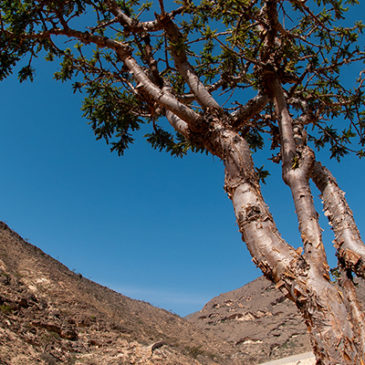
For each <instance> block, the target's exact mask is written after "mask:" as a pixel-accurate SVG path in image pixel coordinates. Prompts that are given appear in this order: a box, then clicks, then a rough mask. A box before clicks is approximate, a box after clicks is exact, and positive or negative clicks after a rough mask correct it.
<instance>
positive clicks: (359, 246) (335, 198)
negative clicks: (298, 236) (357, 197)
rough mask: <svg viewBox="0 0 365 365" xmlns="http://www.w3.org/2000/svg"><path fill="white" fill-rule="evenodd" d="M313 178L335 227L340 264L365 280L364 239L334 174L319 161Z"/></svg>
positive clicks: (331, 223)
mask: <svg viewBox="0 0 365 365" xmlns="http://www.w3.org/2000/svg"><path fill="white" fill-rule="evenodd" d="M311 177H312V179H313V181H314V183H315V184H316V186H317V187H318V189H319V190H320V191H321V195H322V200H323V206H324V214H325V215H326V216H327V218H328V220H329V223H330V225H331V226H332V229H333V232H334V235H335V240H334V245H335V248H336V249H337V257H338V259H339V263H340V265H342V266H344V267H345V268H346V269H348V270H351V271H352V272H354V273H356V275H358V276H360V277H362V278H365V245H364V243H363V241H362V240H361V237H360V232H359V230H358V229H357V226H356V223H355V220H354V217H353V214H352V211H351V209H350V207H349V206H348V204H347V201H346V199H345V193H344V192H343V191H342V190H341V189H340V188H339V186H338V184H337V181H336V179H335V178H334V177H333V176H332V174H331V172H330V171H329V170H328V169H327V168H325V167H324V166H322V164H321V163H319V162H316V163H315V164H314V168H313V170H312V176H311Z"/></svg>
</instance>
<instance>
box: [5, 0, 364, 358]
mask: <svg viewBox="0 0 365 365" xmlns="http://www.w3.org/2000/svg"><path fill="white" fill-rule="evenodd" d="M357 2H358V1H357V0H201V1H198V0H195V1H194V0H176V1H175V2H169V3H167V1H165V2H164V0H159V1H158V2H156V1H155V3H153V2H148V1H139V0H105V1H101V0H66V1H59V0H1V1H0V10H1V12H0V15H1V18H0V47H1V48H0V78H1V79H4V78H6V77H7V76H8V75H10V74H11V73H13V72H14V70H16V71H17V72H18V76H19V80H20V81H24V80H26V79H30V80H33V74H34V70H33V67H32V61H33V60H34V58H35V57H37V56H39V55H44V56H45V57H46V59H47V60H49V61H54V60H55V61H58V62H60V70H59V72H57V73H56V74H55V77H56V78H57V79H59V80H62V81H65V80H72V81H73V89H74V92H79V91H80V92H82V93H84V95H85V98H84V102H83V106H82V109H83V111H84V115H85V117H86V118H88V119H89V121H90V125H91V127H92V128H93V130H94V132H95V135H96V138H97V139H105V141H106V142H107V143H109V144H110V145H111V149H112V150H115V151H116V152H117V153H119V154H123V152H124V151H125V149H126V148H128V146H129V145H130V144H131V143H132V142H133V135H134V131H136V130H138V129H139V128H140V126H141V124H142V123H144V124H149V125H150V133H149V134H147V135H146V137H147V140H148V141H149V142H150V143H151V145H152V147H153V148H156V149H159V150H166V151H167V152H169V153H170V154H171V155H174V156H180V157H181V156H183V155H185V154H186V153H188V152H189V151H192V152H202V151H204V152H207V153H211V154H213V155H215V156H218V157H219V158H220V159H221V160H222V161H223V163H224V165H225V190H226V192H227V194H228V197H229V198H230V199H231V200H232V203H233V207H234V211H235V215H236V218H237V223H238V226H239V229H240V231H241V233H242V239H243V241H244V242H245V243H246V245H247V247H248V249H249V251H250V253H251V255H252V257H253V261H254V263H255V264H256V265H257V266H258V267H259V268H260V269H261V270H262V272H263V273H264V274H265V276H266V277H267V278H269V279H270V280H272V281H273V282H274V283H276V287H277V288H278V289H280V290H281V291H282V292H283V293H285V295H286V296H287V297H288V298H290V299H291V300H292V301H293V302H295V304H296V305H297V307H298V309H299V310H300V311H301V313H302V315H303V318H304V320H305V323H306V325H307V327H308V330H309V333H310V336H311V342H312V345H313V350H314V353H315V355H316V358H317V363H318V364H364V363H365V318H364V313H363V312H362V309H361V307H360V305H359V303H358V301H357V299H356V292H355V287H354V283H353V280H352V278H353V275H354V274H356V275H357V276H359V277H361V278H364V277H365V247H364V244H363V242H362V241H361V238H360V234H359V232H358V229H357V227H356V224H355V222H354V219H353V215H352V212H351V210H350V208H349V207H348V205H347V202H346V200H345V197H344V193H343V191H341V189H340V188H339V186H338V185H337V183H336V180H335V178H334V177H333V176H332V174H331V172H330V171H329V170H328V169H327V168H326V167H325V166H323V164H321V162H320V161H319V160H318V159H317V157H316V155H315V152H314V150H316V149H321V148H325V149H327V150H329V151H330V155H331V157H333V158H337V159H340V158H341V157H342V156H344V155H345V154H347V153H356V154H358V155H359V156H360V157H362V156H363V155H364V154H365V152H364V150H363V145H364V142H365V139H364V138H365V135H364V129H365V111H364V101H365V98H364V85H363V84H364V73H361V72H360V74H359V75H358V79H357V82H354V83H353V85H352V86H349V84H348V83H346V84H345V83H344V82H343V80H344V78H343V72H344V69H346V68H348V67H349V65H350V66H351V67H353V66H354V65H358V64H360V65H361V64H363V62H364V59H365V53H364V48H361V45H362V46H363V44H361V34H362V31H363V28H364V26H363V25H362V23H361V22H355V23H354V24H349V21H347V20H346V19H345V15H346V10H347V9H346V6H349V7H350V6H353V5H356V3H357ZM268 141H269V143H268ZM257 149H264V150H265V151H267V154H268V157H270V159H271V160H272V162H274V163H281V166H282V178H283V181H284V183H285V184H287V185H288V186H289V188H290V189H291V192H292V197H293V201H294V204H295V209H296V214H297V217H298V222H299V231H300V234H301V238H302V249H301V250H298V249H295V248H294V247H293V246H292V245H290V244H288V243H287V242H286V241H285V240H284V239H283V238H282V236H281V235H280V234H279V232H278V230H277V228H276V226H275V222H274V219H273V217H272V215H271V214H270V212H269V209H268V207H267V206H266V204H265V202H264V200H263V197H262V195H261V190H260V181H261V180H262V179H264V178H265V176H266V174H267V172H266V171H265V170H264V169H263V168H257V167H256V168H255V166H254V162H253V159H252V155H253V152H254V151H255V150H257ZM310 180H312V181H313V182H314V183H315V185H316V186H317V187H318V189H319V190H320V192H321V194H322V199H323V205H324V212H325V215H326V216H327V217H328V220H329V222H330V224H331V225H332V228H333V231H334V235H335V241H334V245H335V248H336V252H337V258H338V272H339V276H340V277H339V280H338V281H337V282H336V283H334V282H332V281H331V279H330V271H329V266H328V263H327V258H326V252H325V249H324V245H323V240H322V236H321V228H320V226H319V223H318V213H317V211H316V209H315V207H314V204H313V197H312V188H311V186H310Z"/></svg>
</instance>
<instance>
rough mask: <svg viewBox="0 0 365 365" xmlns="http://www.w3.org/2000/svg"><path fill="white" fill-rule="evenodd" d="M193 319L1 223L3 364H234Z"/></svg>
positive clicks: (225, 346)
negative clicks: (62, 259)
mask: <svg viewBox="0 0 365 365" xmlns="http://www.w3.org/2000/svg"><path fill="white" fill-rule="evenodd" d="M232 352H234V349H233V348H232V347H231V346H230V345H228V344H226V343H225V342H224V341H221V339H217V338H215V337H214V336H213V335H210V334H208V335H206V334H204V332H203V331H201V330H199V329H198V328H197V327H196V326H194V325H193V324H192V323H189V322H188V321H186V320H184V319H182V318H180V317H178V316H176V315H174V314H171V313H169V312H167V311H165V310H161V309H158V308H155V307H153V306H151V305H149V304H148V303H144V302H141V301H136V300H132V299H129V298H127V297H125V296H123V295H121V294H118V293H116V292H113V291H112V290H109V289H107V288H105V287H102V286H100V285H98V284H96V283H93V282H91V281H90V280H87V279H85V278H83V277H82V276H81V275H77V274H75V273H73V272H71V271H69V270H68V269H67V268H66V267H65V266H63V265H62V264H60V263H59V262H57V261H56V260H54V259H52V258H51V257H49V256H48V255H46V254H45V253H43V252H42V251H41V250H39V249H38V248H36V247H35V246H33V245H31V244H29V243H27V242H25V241H24V240H23V239H22V238H21V237H20V236H18V235H17V234H16V233H15V232H13V231H12V230H11V229H9V227H8V226H7V225H6V224H4V223H0V364H1V365H20V364H21V365H24V364H27V365H32V364H59V363H65V364H88V365H91V364H95V365H103V364H108V365H111V364H159V365H160V364H161V365H163V364H189V365H190V364H232V361H231V360H230V354H231V353H232Z"/></svg>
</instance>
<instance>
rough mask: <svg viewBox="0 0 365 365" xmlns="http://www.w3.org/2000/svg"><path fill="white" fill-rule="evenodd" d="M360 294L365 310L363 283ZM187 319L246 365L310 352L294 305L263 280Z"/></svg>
mask: <svg viewBox="0 0 365 365" xmlns="http://www.w3.org/2000/svg"><path fill="white" fill-rule="evenodd" d="M357 291H358V295H359V299H360V301H361V302H362V304H363V307H364V308H365V305H364V304H365V285H364V282H363V281H361V282H359V283H358V286H357ZM187 318H188V319H189V320H190V321H191V322H193V323H194V324H195V325H197V326H199V327H200V328H201V329H202V330H204V331H205V332H206V333H212V334H214V335H215V336H219V337H221V338H222V340H225V341H228V342H229V343H230V344H231V345H232V346H234V347H235V349H236V356H237V355H238V354H239V358H241V359H242V358H244V359H245V361H246V362H244V363H245V364H246V363H254V364H257V363H260V362H264V361H267V360H268V359H280V358H282V357H285V356H289V355H294V354H298V353H302V352H307V351H311V346H310V342H309V337H308V334H307V330H306V327H305V325H304V323H303V320H302V318H301V316H300V314H299V312H298V311H297V309H296V307H295V305H294V304H293V303H292V302H291V301H290V300H288V299H287V298H286V297H285V296H284V295H282V294H281V293H280V292H279V291H278V290H277V289H276V288H275V286H274V285H273V284H272V283H271V282H269V281H268V280H266V279H265V278H264V277H260V278H258V279H256V280H254V281H253V282H251V283H249V284H247V285H245V286H243V287H242V288H239V289H236V290H234V291H231V292H228V293H225V294H221V295H220V296H218V297H216V298H213V299H212V300H211V301H209V302H208V303H207V304H206V305H205V306H204V308H203V309H202V310H201V311H199V312H197V313H194V314H191V315H189V316H188V317H187Z"/></svg>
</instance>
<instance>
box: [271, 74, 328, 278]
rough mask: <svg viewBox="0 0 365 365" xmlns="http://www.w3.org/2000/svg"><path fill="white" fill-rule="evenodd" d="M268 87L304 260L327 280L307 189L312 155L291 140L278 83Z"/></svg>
mask: <svg viewBox="0 0 365 365" xmlns="http://www.w3.org/2000/svg"><path fill="white" fill-rule="evenodd" d="M270 87H271V92H272V98H273V101H274V105H275V110H276V113H277V115H278V122H279V130H280V139H281V155H282V175H283V180H284V181H285V183H286V184H287V185H288V186H289V187H290V189H291V192H292V196H293V201H294V205H295V210H296V214H297V217H298V222H299V231H300V233H301V238H302V242H303V246H304V257H305V258H306V260H307V261H308V263H310V265H311V269H312V270H315V271H317V272H318V274H319V275H322V276H324V277H325V278H327V279H329V266H328V264H327V257H326V252H325V249H324V246H323V242H322V233H321V227H320V226H319V221H318V217H319V216H318V213H317V211H316V209H315V207H314V202H313V197H312V192H311V189H310V186H309V177H310V173H311V169H312V166H313V163H314V159H315V156H314V152H313V151H312V150H311V149H310V148H309V147H308V146H306V145H304V141H301V140H300V139H298V138H297V140H296V139H295V138H294V128H293V120H292V118H291V116H290V114H289V111H288V107H287V104H286V101H285V98H284V93H283V89H282V87H281V84H280V82H279V80H278V79H277V78H274V79H273V80H272V83H271V85H270Z"/></svg>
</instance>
